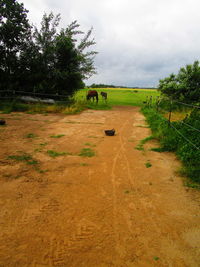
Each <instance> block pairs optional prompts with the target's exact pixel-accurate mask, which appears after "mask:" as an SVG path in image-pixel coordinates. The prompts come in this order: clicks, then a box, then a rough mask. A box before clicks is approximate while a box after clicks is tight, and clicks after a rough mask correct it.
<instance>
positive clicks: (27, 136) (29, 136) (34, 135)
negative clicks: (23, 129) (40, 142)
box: [26, 133, 37, 138]
mask: <svg viewBox="0 0 200 267" xmlns="http://www.w3.org/2000/svg"><path fill="white" fill-rule="evenodd" d="M36 137H37V135H36V134H34V133H29V134H27V135H26V138H36Z"/></svg>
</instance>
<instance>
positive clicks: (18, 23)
mask: <svg viewBox="0 0 200 267" xmlns="http://www.w3.org/2000/svg"><path fill="white" fill-rule="evenodd" d="M27 12H28V11H27V10H26V9H25V8H24V6H23V4H19V3H18V2H17V1H16V0H0V14H1V16H0V58H1V60H0V84H1V85H0V88H1V89H4V90H5V89H17V86H18V83H17V81H18V79H17V77H16V75H17V74H16V73H17V69H18V64H19V62H18V56H19V53H20V52H21V51H22V49H23V44H24V42H25V40H26V39H27V32H28V30H29V29H30V25H29V22H28V19H27Z"/></svg>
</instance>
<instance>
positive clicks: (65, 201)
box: [0, 107, 200, 267]
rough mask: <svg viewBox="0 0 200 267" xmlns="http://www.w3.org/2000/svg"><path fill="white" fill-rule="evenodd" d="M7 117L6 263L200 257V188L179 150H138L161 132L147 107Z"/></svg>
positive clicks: (2, 219) (169, 262) (1, 179)
mask: <svg viewBox="0 0 200 267" xmlns="http://www.w3.org/2000/svg"><path fill="white" fill-rule="evenodd" d="M1 117H4V118H5V119H6V121H7V126H6V127H1V128H0V142H1V150H0V266H1V267H4V266H5V267H9V266H16V267H18V266H19V267H22V266H27V267H28V266H31V267H39V266H57V267H58V266H61V267H65V266H66V267H68V266H69V267H79V266H85V267H90V266H91V267H93V266H99V267H107V266H117V267H131V266H174V267H177V266H178V267H179V266H180V267H182V266H192V267H196V266H200V209H199V206H200V194H199V192H198V191H197V192H196V191H194V190H191V189H190V190H188V189H187V188H185V187H184V186H183V183H182V180H181V178H180V177H179V176H178V175H177V173H176V170H177V168H178V167H179V166H180V163H179V162H178V161H177V159H176V157H175V155H174V154H172V153H157V152H153V151H150V150H149V148H151V147H155V146H156V145H157V144H156V143H155V142H152V141H151V142H148V143H147V144H146V145H145V146H144V148H145V149H144V151H139V150H137V149H135V147H136V146H137V145H138V144H139V141H140V140H141V139H143V138H145V137H147V136H149V135H150V134H151V133H150V130H149V128H147V127H145V125H146V124H145V120H144V117H143V115H141V114H140V113H139V109H138V108H135V107H117V108H114V109H113V110H110V111H85V112H83V113H82V114H80V115H70V116H64V115H48V116H45V115H41V114H37V115H30V114H22V113H20V114H15V113H13V114H2V115H1ZM111 128H115V129H116V136H114V137H109V136H105V135H104V130H105V129H111ZM58 135H62V136H60V138H58ZM83 148H87V149H88V148H89V149H90V150H92V151H94V152H95V156H93V157H83V156H81V155H80V151H81V150H82V149H83ZM49 150H51V151H54V152H60V153H61V152H65V153H66V152H67V154H65V155H60V156H58V157H55V158H53V157H50V156H49V155H48V153H47V151H49ZM24 153H26V154H24ZM13 155H15V156H16V155H31V156H32V159H31V160H28V161H24V160H18V161H17V160H13V159H12V158H11V157H10V158H8V157H9V156H13ZM32 160H37V163H38V164H35V163H36V162H33V161H32ZM27 163H29V164H27ZM147 163H148V164H150V165H151V167H149V168H147V167H146V164H147Z"/></svg>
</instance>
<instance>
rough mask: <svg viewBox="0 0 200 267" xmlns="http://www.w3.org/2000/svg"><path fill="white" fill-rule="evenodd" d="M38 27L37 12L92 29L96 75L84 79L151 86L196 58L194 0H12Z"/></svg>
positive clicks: (198, 35) (198, 6) (199, 33)
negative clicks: (75, 22)
mask: <svg viewBox="0 0 200 267" xmlns="http://www.w3.org/2000/svg"><path fill="white" fill-rule="evenodd" d="M18 2H20V3H24V7H25V8H26V9H28V10H29V13H28V18H29V19H30V22H31V23H33V24H34V25H36V26H37V27H40V22H41V19H42V16H43V14H44V13H45V12H46V13H47V14H48V13H50V12H51V11H52V12H53V13H54V14H55V15H56V14H58V13H60V14H61V22H60V27H62V28H65V27H67V26H68V25H69V24H70V23H71V22H72V21H74V20H77V22H78V23H79V24H80V30H83V31H84V32H87V31H88V30H89V29H90V28H91V27H93V32H92V37H93V38H94V39H95V42H96V44H95V45H94V46H93V47H92V49H93V50H95V51H97V52H98V54H97V55H96V57H95V60H94V65H95V67H96V71H97V74H95V75H93V76H92V77H91V78H89V79H88V80H86V81H85V83H86V85H91V84H92V83H96V84H98V83H103V84H112V85H116V86H127V87H156V86H158V84H159V80H160V79H163V78H165V77H168V76H169V75H170V74H171V73H175V74H176V73H177V72H178V71H179V69H180V68H181V67H184V66H186V65H187V64H192V63H193V62H194V61H195V60H200V26H199V25H200V15H199V10H200V1H199V0H21V1H20V0H18Z"/></svg>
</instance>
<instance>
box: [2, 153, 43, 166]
mask: <svg viewBox="0 0 200 267" xmlns="http://www.w3.org/2000/svg"><path fill="white" fill-rule="evenodd" d="M7 159H12V160H16V161H24V162H26V164H28V165H36V164H38V163H39V162H38V161H37V160H35V159H33V157H32V156H31V155H30V154H27V153H24V154H22V155H11V156H8V157H7Z"/></svg>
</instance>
